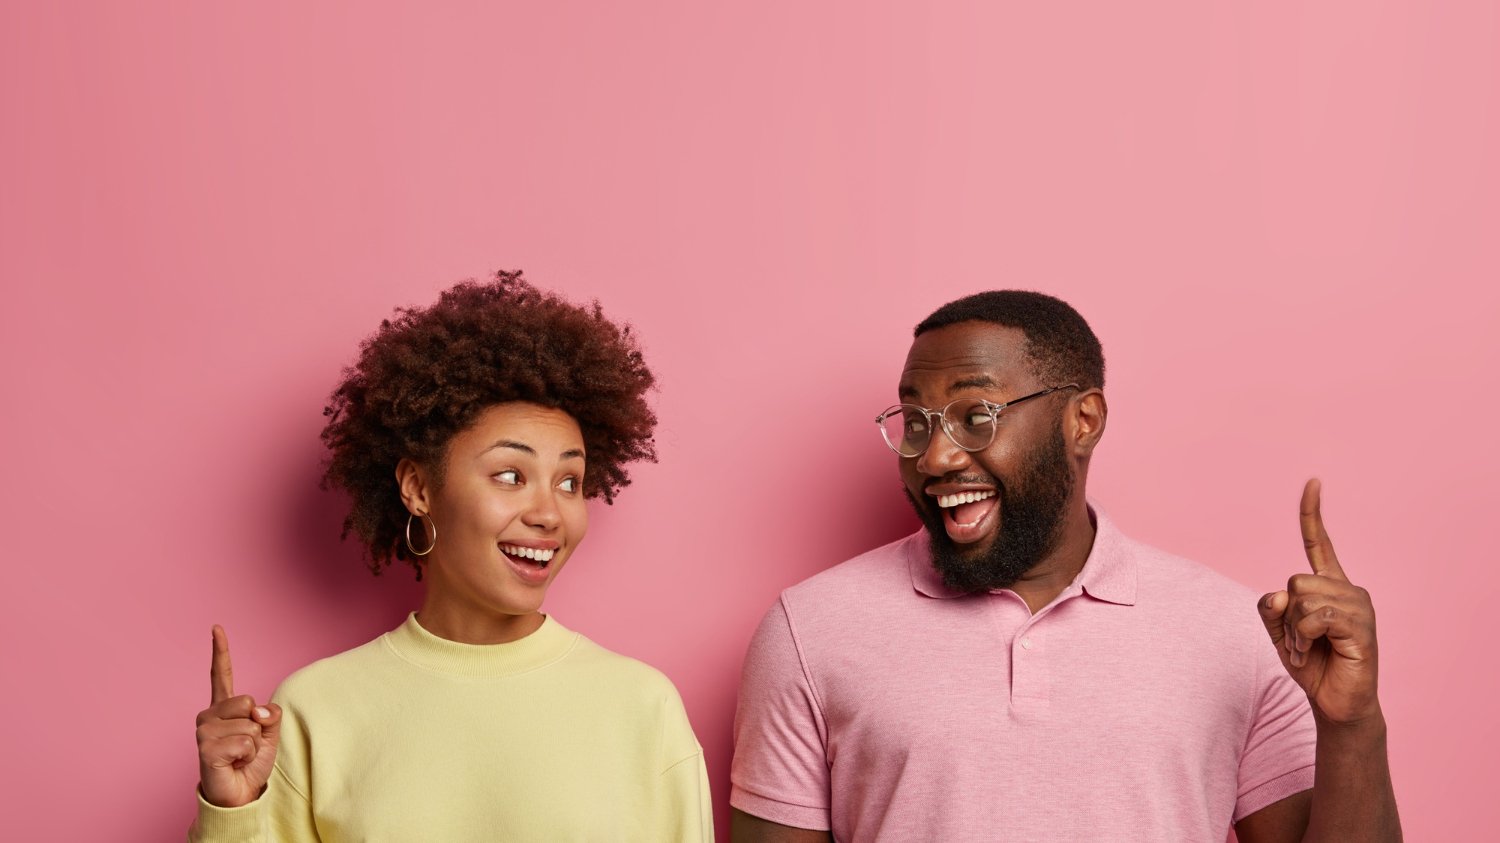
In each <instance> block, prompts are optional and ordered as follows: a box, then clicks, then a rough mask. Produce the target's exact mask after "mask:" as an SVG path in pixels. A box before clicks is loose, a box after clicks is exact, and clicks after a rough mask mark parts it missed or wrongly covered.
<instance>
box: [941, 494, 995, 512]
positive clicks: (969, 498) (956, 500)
mask: <svg viewBox="0 0 1500 843" xmlns="http://www.w3.org/2000/svg"><path fill="white" fill-rule="evenodd" d="M994 496H995V491H994V490H993V489H991V490H989V491H985V492H959V493H958V494H956V495H939V496H938V499H937V503H938V506H940V507H942V508H943V509H948V508H949V507H954V506H958V505H959V504H961V503H973V502H975V501H982V500H985V499H986V498H993V497H994Z"/></svg>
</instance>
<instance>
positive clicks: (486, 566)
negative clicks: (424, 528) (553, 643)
mask: <svg viewBox="0 0 1500 843" xmlns="http://www.w3.org/2000/svg"><path fill="white" fill-rule="evenodd" d="M406 465H408V466H409V464H406ZM583 468H584V450H583V434H582V432H581V431H580V430H579V429H578V422H576V421H574V420H573V417H572V416H570V415H568V414H567V413H564V412H562V411H561V410H555V409H551V408H548V407H542V406H540V405H537V404H528V403H524V402H510V403H506V404H497V405H495V406H493V407H490V408H488V409H486V410H485V411H484V412H483V413H481V414H480V415H479V418H478V419H477V420H476V421H475V422H474V424H472V425H471V426H470V427H469V428H468V429H466V430H464V431H462V432H461V433H459V434H457V435H456V436H454V437H453V439H452V440H451V441H450V442H449V443H448V448H447V457H446V462H445V464H444V465H443V466H441V467H440V470H441V472H442V482H440V483H432V482H431V481H432V479H433V476H432V472H431V470H430V469H429V470H426V471H420V472H419V473H420V475H421V477H420V478H419V480H418V482H417V489H416V491H418V492H419V493H420V494H419V495H418V496H417V497H415V498H414V496H413V495H412V494H411V492H412V491H413V487H412V486H410V485H409V484H408V482H407V477H405V476H403V469H400V468H398V470H397V474H398V478H400V479H401V480H402V491H403V495H405V496H406V498H407V506H408V508H409V509H415V510H416V511H419V512H420V511H422V507H421V504H422V503H425V504H426V512H427V513H428V515H429V517H430V518H431V519H432V523H433V524H435V525H436V527H437V540H436V542H435V543H434V545H433V549H432V552H431V553H430V554H428V556H427V557H426V558H425V560H424V562H425V565H426V574H425V578H426V579H427V581H428V585H427V597H426V600H425V601H424V604H423V607H422V612H421V615H420V617H421V619H422V622H423V624H424V626H427V627H428V628H429V629H430V630H431V631H433V632H434V633H437V634H440V635H442V634H444V633H445V632H446V633H451V634H448V635H445V637H455V638H457V639H459V640H463V639H468V638H473V637H481V638H486V637H487V638H494V637H496V633H485V632H483V630H486V629H488V630H492V631H494V630H499V629H500V628H502V627H505V626H507V625H513V624H514V623H515V622H518V621H522V620H523V619H525V618H527V617H528V616H530V617H532V618H533V619H534V620H536V621H537V622H539V621H540V617H539V616H537V615H536V613H537V611H538V610H539V609H540V608H541V605H542V598H543V597H545V596H546V594H547V587H548V586H549V585H551V584H552V580H553V578H554V577H556V576H557V574H558V572H559V571H561V570H562V567H563V565H565V564H567V561H568V558H569V557H570V556H571V555H572V553H573V548H575V547H577V546H578V543H579V542H580V541H582V540H583V534H584V532H585V531H587V529H588V510H587V509H586V508H585V502H584V499H583ZM405 471H406V473H408V474H410V473H412V469H411V467H408V468H406V469H405ZM414 503H415V504H417V506H413V504H414ZM411 538H412V543H413V544H415V545H416V546H417V547H418V548H421V547H423V546H425V545H426V544H427V541H428V539H429V538H430V534H421V532H420V528H419V527H418V525H417V524H416V523H415V522H413V524H412V536H411ZM455 625H456V626H457V627H458V628H454V627H455ZM435 627H436V628H435ZM444 627H446V628H447V629H444ZM533 628H534V627H533ZM463 630H468V631H469V632H468V633H465V632H463ZM526 631H527V632H529V631H530V630H526ZM523 634H524V633H523ZM500 637H508V636H505V635H503V634H500Z"/></svg>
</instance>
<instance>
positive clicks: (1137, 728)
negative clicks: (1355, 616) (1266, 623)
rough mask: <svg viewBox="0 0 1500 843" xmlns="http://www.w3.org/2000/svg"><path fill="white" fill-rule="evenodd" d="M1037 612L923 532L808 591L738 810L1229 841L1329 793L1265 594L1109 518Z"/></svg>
mask: <svg viewBox="0 0 1500 843" xmlns="http://www.w3.org/2000/svg"><path fill="white" fill-rule="evenodd" d="M1096 519H1097V525H1098V530H1097V535H1096V536H1095V539H1094V547H1093V549H1092V551H1091V552H1090V553H1089V558H1088V561H1087V562H1086V563H1085V565H1084V567H1083V570H1082V571H1081V572H1080V573H1079V575H1078V578H1077V579H1076V580H1075V581H1074V582H1073V584H1072V585H1070V586H1069V587H1068V588H1067V589H1066V590H1065V591H1063V593H1062V594H1061V595H1059V596H1058V598H1057V599H1056V600H1054V601H1053V602H1052V603H1050V604H1049V605H1047V606H1046V607H1044V608H1042V609H1041V610H1040V611H1038V612H1037V613H1036V614H1035V615H1033V614H1031V612H1030V611H1029V610H1028V609H1027V608H1026V604H1025V603H1024V602H1023V601H1022V600H1021V598H1020V597H1018V596H1017V595H1016V594H1015V593H1014V592H1011V591H1008V590H1004V591H996V592H992V593H987V594H978V595H969V596H963V595H959V594H956V593H954V592H952V591H950V590H948V589H947V588H946V587H945V586H944V585H943V583H942V579H941V577H940V576H939V575H938V574H937V572H936V571H935V570H934V569H933V567H932V564H931V561H930V557H929V555H928V545H927V537H926V534H925V533H917V534H915V535H912V536H908V537H907V538H905V539H902V540H900V541H897V542H895V543H893V544H889V545H886V546H885V547H882V548H878V549H876V550H872V551H870V552H869V553H866V554H864V555H863V556H859V557H857V558H855V559H852V560H850V561H848V562H845V563H844V564H842V565H838V566H837V567H834V568H832V569H830V570H827V571H824V572H823V573H821V574H819V575H817V576H815V577H813V578H811V579H809V580H807V581H806V582H803V583H801V584H800V585H796V586H793V587H792V588H789V589H787V590H786V591H785V592H783V593H782V595H781V599H780V600H779V601H777V603H776V604H775V605H774V606H772V607H771V610H770V611H769V612H767V613H766V617H765V620H763V621H762V622H761V625H760V628H759V629H758V630H757V631H756V633H755V638H754V639H753V641H752V642H751V644H750V651H749V653H748V655H747V656H746V658H745V672H744V678H743V682H742V684H741V687H740V701H739V711H738V712H737V713H736V716H735V724H734V764H733V768H732V772H731V775H730V779H731V782H732V785H733V789H732V791H731V794H730V798H729V801H730V803H731V804H732V805H734V806H735V807H736V808H739V809H740V810H742V811H745V812H746V813H749V814H753V815H755V816H758V817H763V818H765V819H768V820H772V821H774V822H778V823H782V824H785V825H791V826H798V827H801V828H813V829H830V828H831V829H832V830H833V833H834V836H835V837H836V838H837V839H839V840H841V841H862V840H902V841H907V840H924V841H926V840H941V841H950V840H954V841H969V840H992V839H993V840H1002V839H1003V840H1172V841H1179V840H1204V841H1213V843H1219V841H1222V840H1224V838H1225V835H1226V834H1227V832H1228V829H1229V827H1230V825H1231V823H1233V822H1237V821H1239V820H1240V819H1241V818H1243V817H1245V816H1246V815H1248V814H1252V813H1254V812H1255V811H1258V810H1260V809H1261V808H1263V807H1265V806H1266V805H1269V804H1271V803H1272V802H1275V801H1277V800H1279V799H1281V798H1283V797H1286V796H1290V795H1291V794H1293V793H1296V792H1298V791H1301V790H1306V789H1307V788H1310V787H1312V782H1313V751H1314V743H1315V738H1316V735H1315V732H1314V724H1313V720H1312V713H1311V710H1310V708H1309V707H1308V703H1307V697H1306V695H1305V694H1303V692H1302V691H1301V689H1300V688H1298V687H1297V685H1296V684H1295V683H1294V682H1292V680H1291V678H1290V677H1289V676H1287V674H1286V671H1285V670H1283V669H1282V667H1281V664H1280V662H1279V661H1278V659H1277V657H1276V653H1275V650H1274V648H1273V646H1272V644H1271V642H1270V639H1269V638H1268V637H1267V636H1266V632H1265V628H1264V627H1263V626H1262V625H1261V622H1260V618H1259V616H1258V614H1257V613H1256V609H1255V601H1256V597H1257V596H1258V595H1256V594H1254V593H1252V592H1251V591H1249V590H1248V589H1245V588H1244V587H1242V586H1240V585H1237V584H1236V583H1234V582H1232V581H1230V580H1228V579H1226V578H1225V577H1223V576H1221V575H1219V574H1217V573H1214V572H1213V571H1211V570H1209V569H1208V568H1205V567H1203V566H1202V565H1199V564H1197V563H1194V562H1189V561H1187V560H1185V559H1180V558H1177V557H1174V556H1170V555H1168V554H1166V553H1163V552H1161V551H1159V550H1155V549H1153V548H1151V547H1147V546H1146V545H1143V544H1140V543H1138V542H1134V541H1132V540H1130V539H1128V538H1126V537H1125V536H1123V535H1121V534H1120V532H1119V531H1118V530H1117V529H1116V528H1115V527H1114V525H1113V524H1111V523H1110V521H1109V519H1108V518H1106V517H1104V515H1103V514H1096Z"/></svg>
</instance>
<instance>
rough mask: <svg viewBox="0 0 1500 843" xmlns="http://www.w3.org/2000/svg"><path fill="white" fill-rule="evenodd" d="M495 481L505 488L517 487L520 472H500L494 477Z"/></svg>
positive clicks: (519, 482) (519, 481)
mask: <svg viewBox="0 0 1500 843" xmlns="http://www.w3.org/2000/svg"><path fill="white" fill-rule="evenodd" d="M495 479H496V480H499V481H500V482H501V483H504V484H505V485H507V486H519V485H520V484H521V472H519V471H516V470H514V469H511V470H509V471H502V472H500V473H499V474H496V475H495Z"/></svg>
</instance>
